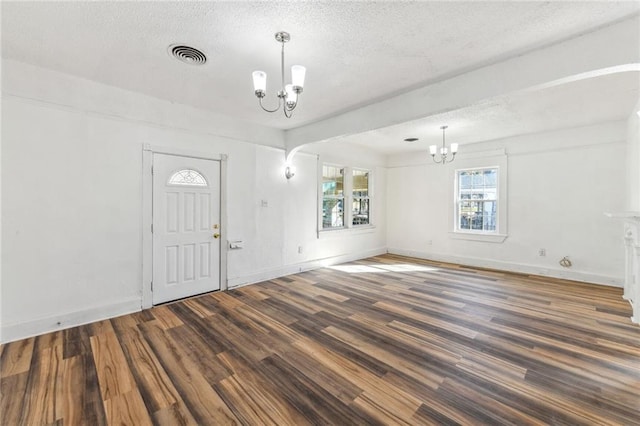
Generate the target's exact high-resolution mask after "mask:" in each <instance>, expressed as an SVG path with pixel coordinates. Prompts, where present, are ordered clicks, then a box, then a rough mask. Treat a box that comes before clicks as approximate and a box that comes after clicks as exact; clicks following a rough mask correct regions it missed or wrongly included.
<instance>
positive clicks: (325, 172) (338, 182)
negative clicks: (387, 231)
mask: <svg viewBox="0 0 640 426" xmlns="http://www.w3.org/2000/svg"><path fill="white" fill-rule="evenodd" d="M320 185H321V187H320V192H321V194H322V195H321V200H319V202H321V203H322V211H321V212H320V214H321V219H320V220H319V224H318V228H319V230H320V231H323V230H324V231H329V230H334V229H350V228H356V227H361V228H367V227H370V226H371V171H370V170H366V169H356V168H353V167H346V166H340V165H332V164H323V165H322V176H321V181H320Z"/></svg>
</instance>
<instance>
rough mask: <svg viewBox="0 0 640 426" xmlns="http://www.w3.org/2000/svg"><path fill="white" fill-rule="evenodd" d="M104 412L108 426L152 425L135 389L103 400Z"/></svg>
mask: <svg viewBox="0 0 640 426" xmlns="http://www.w3.org/2000/svg"><path fill="white" fill-rule="evenodd" d="M104 411H105V413H106V416H107V422H108V423H109V424H110V425H136V426H147V425H148V426H151V425H152V424H153V423H152V422H151V418H150V417H149V412H148V411H147V410H146V409H145V406H144V402H143V401H142V397H141V396H140V393H139V392H138V390H137V389H133V390H131V391H129V392H125V393H121V394H118V395H113V396H112V397H111V398H109V399H107V400H105V401H104Z"/></svg>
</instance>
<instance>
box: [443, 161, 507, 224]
mask: <svg viewBox="0 0 640 426" xmlns="http://www.w3.org/2000/svg"><path fill="white" fill-rule="evenodd" d="M487 170H495V171H496V199H495V200H485V199H473V198H469V199H462V198H460V174H461V173H463V172H470V171H471V172H485V171H487ZM500 174H501V173H500V167H498V166H487V167H472V168H468V169H456V170H455V196H454V203H455V208H454V216H455V217H454V223H455V228H454V232H466V233H477V234H483V235H495V234H497V233H498V223H499V222H500V204H501V200H500ZM463 201H466V202H477V201H482V202H484V201H495V203H496V206H497V207H498V208H497V209H496V220H495V222H496V224H495V229H493V230H484V229H482V230H478V229H463V228H460V204H461V203H462V202H463Z"/></svg>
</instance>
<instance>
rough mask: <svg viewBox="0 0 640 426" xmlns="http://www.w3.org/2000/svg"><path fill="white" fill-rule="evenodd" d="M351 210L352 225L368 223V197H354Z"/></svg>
mask: <svg viewBox="0 0 640 426" xmlns="http://www.w3.org/2000/svg"><path fill="white" fill-rule="evenodd" d="M352 212H353V224H354V225H368V224H369V199H368V198H354V199H353V208H352Z"/></svg>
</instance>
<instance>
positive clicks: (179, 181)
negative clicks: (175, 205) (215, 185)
mask: <svg viewBox="0 0 640 426" xmlns="http://www.w3.org/2000/svg"><path fill="white" fill-rule="evenodd" d="M167 184H168V185H184V186H205V187H206V186H208V185H207V180H206V179H205V178H204V176H202V175H201V174H200V173H199V172H197V171H196V170H191V169H183V170H178V171H177V172H175V173H174V174H172V175H171V177H170V178H169V181H168V182H167Z"/></svg>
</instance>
